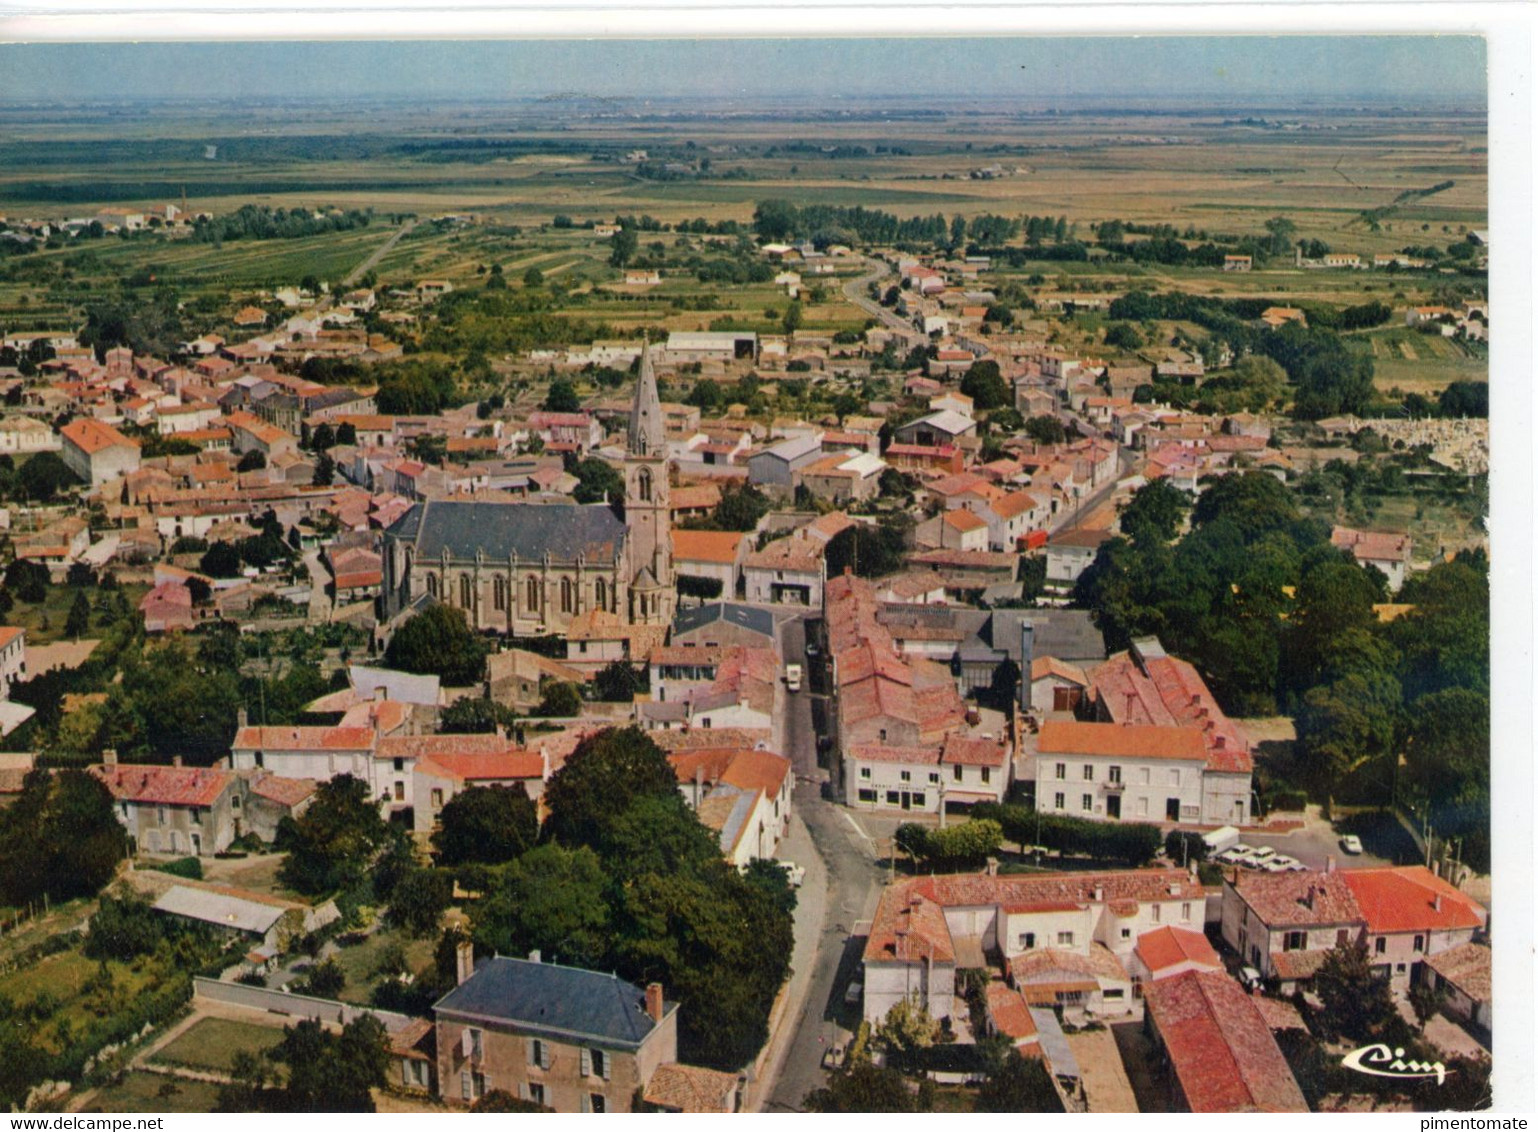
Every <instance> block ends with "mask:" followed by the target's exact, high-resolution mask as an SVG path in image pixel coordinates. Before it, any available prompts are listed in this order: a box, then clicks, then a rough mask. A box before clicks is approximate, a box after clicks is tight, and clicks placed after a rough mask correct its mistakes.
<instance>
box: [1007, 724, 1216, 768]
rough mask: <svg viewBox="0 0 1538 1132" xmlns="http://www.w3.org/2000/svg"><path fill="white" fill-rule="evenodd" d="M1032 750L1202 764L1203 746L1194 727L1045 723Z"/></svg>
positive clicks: (1204, 752)
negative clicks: (1183, 760) (1173, 760)
mask: <svg viewBox="0 0 1538 1132" xmlns="http://www.w3.org/2000/svg"><path fill="white" fill-rule="evenodd" d="M1036 750H1037V752H1038V753H1039V754H1042V755H1105V756H1109V757H1112V758H1124V759H1188V760H1191V761H1194V762H1205V761H1206V759H1207V744H1206V740H1205V737H1204V736H1203V735H1202V733H1201V732H1200V731H1199V730H1197V729H1196V728H1194V727H1157V726H1153V725H1151V724H1137V723H1080V722H1078V721H1077V720H1066V719H1064V720H1059V719H1049V720H1047V721H1046V722H1045V723H1043V724H1042V725H1041V733H1040V735H1039V736H1038V738H1037V741H1036Z"/></svg>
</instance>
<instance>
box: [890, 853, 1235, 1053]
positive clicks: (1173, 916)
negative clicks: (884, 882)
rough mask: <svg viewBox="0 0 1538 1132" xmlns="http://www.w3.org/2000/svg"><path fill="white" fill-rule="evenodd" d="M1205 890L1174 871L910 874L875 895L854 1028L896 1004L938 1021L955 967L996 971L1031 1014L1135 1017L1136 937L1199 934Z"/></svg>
mask: <svg viewBox="0 0 1538 1132" xmlns="http://www.w3.org/2000/svg"><path fill="white" fill-rule="evenodd" d="M1205 910H1206V892H1205V890H1204V889H1203V888H1202V886H1201V885H1200V884H1199V883H1197V882H1196V881H1195V880H1194V879H1192V877H1191V876H1190V875H1189V874H1188V873H1186V872H1185V871H1183V870H1180V869H1137V870H1127V871H1122V872H1099V873H1052V874H1040V875H1030V876H1021V875H1013V876H993V875H988V874H980V873H961V874H954V875H948V876H921V877H914V878H912V879H910V880H905V881H900V882H898V883H896V884H893V885H889V886H888V887H887V889H886V890H885V891H884V892H883V893H882V895H881V901H880V903H879V904H878V906H877V909H876V914H875V917H874V918H873V919H872V922H871V930H870V934H869V936H868V937H867V941H866V946H865V952H864V972H865V990H864V994H865V1006H864V1016H865V1019H866V1020H867V1021H869V1022H871V1023H872V1024H873V1025H874V1024H876V1023H877V1022H879V1021H880V1020H881V1019H882V1018H884V1017H885V1016H886V1013H887V1011H889V1010H890V1009H891V1008H892V1007H893V1006H894V1005H896V1004H897V1003H898V1002H900V1001H902V1000H903V999H904V998H908V997H912V996H915V995H916V996H918V997H919V999H920V1001H922V1002H924V1003H925V1005H926V1006H927V1007H928V1009H929V1012H930V1014H931V1016H933V1017H935V1018H943V1017H946V1016H948V1015H949V1014H950V1012H951V1009H952V1005H951V1003H952V996H953V994H954V991H955V975H956V969H957V968H958V967H989V966H991V967H994V969H995V970H999V969H1002V971H1003V973H1004V974H1005V975H1006V977H1007V978H1008V981H1009V982H1010V984H1011V985H1012V986H1014V987H1015V988H1016V989H1018V990H1019V991H1021V993H1022V994H1023V996H1024V997H1025V1000H1026V1002H1027V1003H1028V1004H1029V1005H1031V1006H1044V1007H1052V1008H1060V1009H1063V1010H1064V1011H1066V1012H1068V1013H1071V1014H1074V1015H1076V1016H1079V1017H1093V1016H1117V1015H1124V1014H1128V1013H1135V1012H1136V1010H1137V1009H1138V1000H1137V995H1136V982H1137V980H1136V978H1135V977H1134V975H1133V973H1132V971H1133V968H1134V967H1135V965H1136V957H1135V951H1136V948H1137V945H1138V940H1139V938H1140V937H1141V936H1142V935H1144V934H1145V933H1148V932H1154V931H1158V930H1160V929H1161V928H1165V927H1183V928H1186V929H1189V930H1191V931H1198V932H1199V931H1200V930H1201V927H1202V923H1203V920H1204V918H1205Z"/></svg>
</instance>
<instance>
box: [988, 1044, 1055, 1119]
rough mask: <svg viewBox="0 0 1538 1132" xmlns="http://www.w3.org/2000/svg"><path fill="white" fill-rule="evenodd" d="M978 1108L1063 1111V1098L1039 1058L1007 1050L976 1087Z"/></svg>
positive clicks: (1007, 1110) (1000, 1110)
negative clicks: (980, 1085) (978, 1087)
mask: <svg viewBox="0 0 1538 1132" xmlns="http://www.w3.org/2000/svg"><path fill="white" fill-rule="evenodd" d="M977 1111H978V1112H1062V1111H1063V1101H1062V1098H1061V1097H1059V1096H1058V1093H1057V1090H1056V1089H1055V1088H1053V1086H1052V1078H1051V1076H1050V1075H1049V1074H1048V1073H1047V1069H1046V1066H1045V1065H1044V1064H1043V1063H1042V1061H1041V1060H1040V1059H1039V1058H1034V1057H1032V1058H1026V1057H1021V1056H1020V1054H1019V1052H1018V1051H1016V1050H1013V1049H1011V1050H1009V1051H1008V1052H1007V1053H1006V1054H1005V1055H1004V1057H1003V1059H1002V1061H1001V1063H1000V1064H999V1066H998V1068H996V1069H993V1070H992V1071H990V1072H989V1074H988V1076H987V1077H986V1078H985V1079H984V1080H983V1084H982V1088H980V1089H979V1090H978V1091H977Z"/></svg>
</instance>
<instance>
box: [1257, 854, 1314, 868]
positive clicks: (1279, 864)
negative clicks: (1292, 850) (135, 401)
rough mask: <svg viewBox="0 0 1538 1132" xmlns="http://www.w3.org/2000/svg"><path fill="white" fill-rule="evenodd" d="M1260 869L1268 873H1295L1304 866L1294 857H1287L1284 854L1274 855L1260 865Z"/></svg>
mask: <svg viewBox="0 0 1538 1132" xmlns="http://www.w3.org/2000/svg"><path fill="white" fill-rule="evenodd" d="M1260 867H1261V868H1262V869H1264V870H1265V871H1266V872H1268V873H1291V872H1297V871H1298V870H1300V869H1303V868H1305V867H1306V866H1305V865H1304V864H1303V862H1301V861H1299V860H1298V859H1297V858H1295V857H1289V856H1287V855H1286V854H1285V853H1276V854H1273V855H1272V856H1271V857H1269V858H1267V859H1266V860H1264V861H1262V862H1261V863H1260Z"/></svg>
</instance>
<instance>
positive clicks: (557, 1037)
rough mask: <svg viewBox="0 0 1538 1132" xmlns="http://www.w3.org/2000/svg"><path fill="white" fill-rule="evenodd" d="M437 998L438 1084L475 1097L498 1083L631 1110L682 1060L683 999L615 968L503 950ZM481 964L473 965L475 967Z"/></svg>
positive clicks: (546, 1100)
mask: <svg viewBox="0 0 1538 1132" xmlns="http://www.w3.org/2000/svg"><path fill="white" fill-rule="evenodd" d="M468 949H469V945H468V944H465V945H462V950H461V954H460V958H459V985H458V986H456V987H455V988H454V989H453V990H451V991H450V992H449V993H448V994H446V995H444V996H443V998H441V999H439V1000H438V1002H437V1004H436V1005H435V1006H434V1007H433V1025H434V1028H435V1030H436V1035H435V1036H436V1039H437V1043H436V1044H437V1052H438V1089H439V1093H440V1095H441V1096H442V1097H443V1099H444V1100H447V1101H450V1102H452V1103H457V1104H462V1105H470V1104H473V1103H474V1102H475V1101H477V1100H479V1099H480V1098H481V1097H483V1096H485V1095H486V1094H487V1093H488V1092H490V1091H491V1090H493V1089H502V1090H505V1091H506V1092H508V1093H511V1094H512V1095H513V1096H515V1097H518V1098H520V1099H522V1100H526V1101H532V1102H534V1103H535V1104H539V1105H543V1106H544V1107H545V1108H548V1109H553V1110H554V1111H556V1112H568V1113H570V1112H630V1111H631V1110H632V1108H633V1104H634V1101H635V1099H636V1097H637V1096H639V1095H640V1094H642V1093H644V1092H645V1090H646V1088H647V1086H648V1085H649V1084H650V1083H651V1080H652V1077H653V1075H655V1073H656V1072H657V1070H658V1069H659V1068H660V1067H661V1066H663V1065H665V1064H668V1063H672V1062H676V1061H677V1059H678V1004H677V1003H675V1002H668V1001H666V1000H665V999H664V998H663V993H662V985H661V984H660V983H650V984H648V985H647V987H646V988H645V989H644V990H643V989H642V988H640V987H637V986H634V985H632V984H630V983H627V982H625V981H624V980H623V979H620V978H618V977H617V976H615V975H612V974H604V973H600V972H598V971H585V970H581V969H579V968H576V967H564V966H560V965H559V964H556V963H544V962H541V961H540V956H539V953H538V952H534V953H533V954H531V955H530V957H529V958H528V959H508V958H505V957H503V956H500V955H499V956H496V957H494V958H491V959H485V960H482V961H481V962H480V963H479V964H472V961H471V959H470V958H469V956H468V954H466V952H468ZM472 966H473V970H472Z"/></svg>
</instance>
